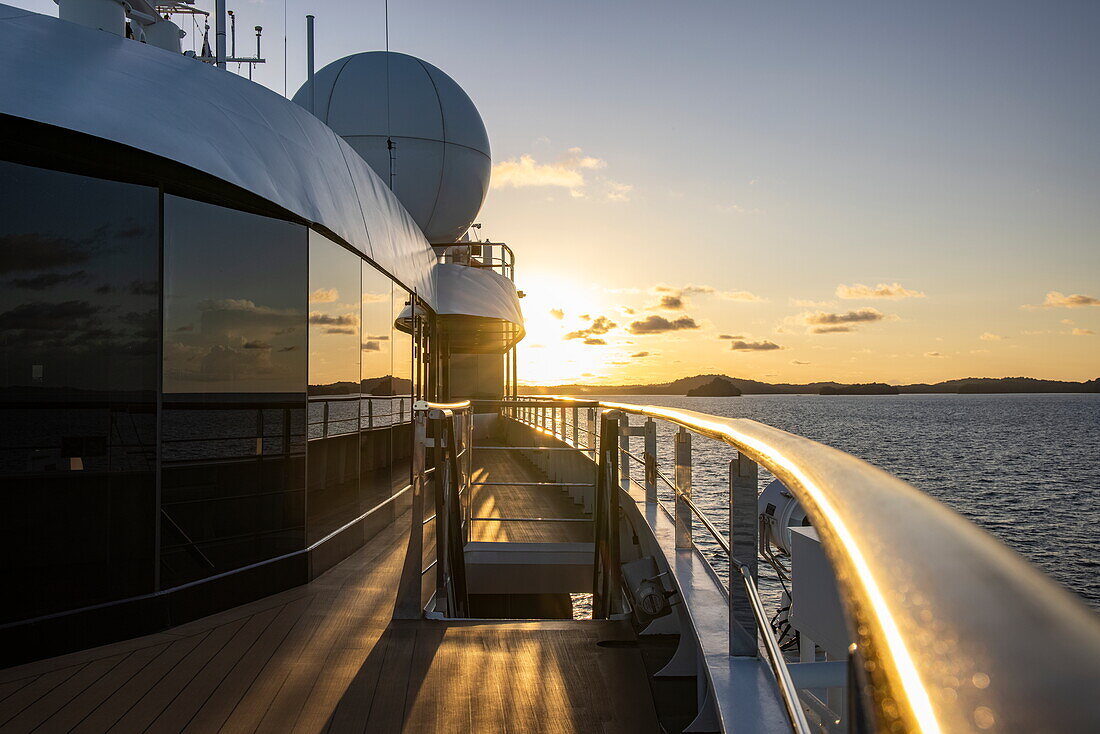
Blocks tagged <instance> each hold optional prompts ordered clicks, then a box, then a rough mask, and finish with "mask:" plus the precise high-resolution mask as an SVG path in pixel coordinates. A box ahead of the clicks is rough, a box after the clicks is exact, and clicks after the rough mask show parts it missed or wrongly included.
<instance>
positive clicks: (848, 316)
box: [796, 308, 887, 333]
mask: <svg viewBox="0 0 1100 734" xmlns="http://www.w3.org/2000/svg"><path fill="white" fill-rule="evenodd" d="M886 318H887V315H886V314H883V313H882V311H880V310H878V309H877V308H859V309H856V310H850V311H845V313H843V314H834V313H828V311H806V313H804V314H801V315H800V316H798V317H796V320H798V321H801V322H802V324H805V325H806V326H810V327H813V328H811V330H810V332H811V333H844V332H846V331H851V326H850V325H853V324H871V322H875V321H881V320H883V319H886Z"/></svg>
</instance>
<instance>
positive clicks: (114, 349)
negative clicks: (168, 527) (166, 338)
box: [0, 162, 160, 622]
mask: <svg viewBox="0 0 1100 734" xmlns="http://www.w3.org/2000/svg"><path fill="white" fill-rule="evenodd" d="M157 199H158V194H157V191H156V190H155V189H150V188H146V187H141V186H134V185H130V184H121V183H115V182H111V181H101V180H98V179H92V178H87V177H84V176H75V175H71V174H66V173H58V172H54V171H45V170H40V169H35V168H29V167H25V166H20V165H15V164H11V163H3V162H0V557H2V558H3V568H4V585H5V588H6V589H7V590H8V592H9V593H7V594H5V601H4V604H3V605H2V607H0V609H2V612H0V622H2V621H10V620H15V619H25V618H28V617H34V616H38V615H41V614H46V613H50V612H55V611H60V610H63V609H70V608H73V607H79V606H83V605H86V604H94V603H97V602H102V601H107V600H110V599H118V598H124V597H128V596H133V595H135V594H140V593H146V592H149V591H152V590H153V584H154V579H155V557H156V547H155V544H156V539H155V527H156V519H155V518H156V484H155V469H156V395H155V391H156V386H157V374H158V371H159V360H158V357H157V352H158V341H159V333H160V316H159V310H158V309H159V306H158V303H159V297H158V287H159V283H158V278H159V274H158V273H159V247H158V242H159V226H158V222H157V216H158V215H157V209H158V206H157Z"/></svg>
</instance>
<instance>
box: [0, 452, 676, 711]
mask: <svg viewBox="0 0 1100 734" xmlns="http://www.w3.org/2000/svg"><path fill="white" fill-rule="evenodd" d="M502 454H503V452H502ZM475 455H476V454H475ZM481 457H484V458H485V464H483V465H482V466H481V467H480V473H481V474H482V475H483V476H492V477H495V478H494V479H493V480H492V481H503V480H501V479H498V478H499V477H504V478H510V479H511V480H512V481H541V480H540V479H539V478H538V477H539V472H537V470H535V469H534V468H533V467H531V466H529V465H526V464H525V463H524V462H522V461H520V460H516V459H506V458H505V457H504V456H503V455H502V456H500V457H499V458H498V457H495V456H492V455H491V453H490V452H485V453H484V454H482V455H481ZM481 457H479V459H478V460H479V463H480V459H481ZM489 489H490V488H488V487H486V488H485V490H486V491H485V492H484V493H483V494H482V496H481V498H480V499H478V498H477V497H475V498H474V499H475V501H478V502H481V503H482V504H481V505H480V506H479V510H478V511H479V512H484V513H487V514H486V515H485V516H494V513H498V514H497V515H495V516H514V515H515V514H516V513H519V512H524V513H526V512H538V513H540V514H539V515H538V516H569V515H563V514H562V513H566V512H571V513H574V514H576V513H578V512H579V509H578V508H577V506H576V505H574V504H573V503H572V502H571V501H570V500H569V499H568V498H567V497H565V496H564V495H561V493H560V492H557V491H556V490H555V491H552V492H546V491H545V490H544V488H522V487H513V488H508V487H503V488H496V487H494V488H492V491H488V490H489ZM498 490H499V491H498ZM521 490H522V491H521ZM536 493H538V494H536ZM555 494H557V495H560V496H555ZM409 521H410V518H409V515H407V514H406V515H405V516H403V517H401V518H398V520H397V521H396V522H395V523H394V524H393V525H392V526H390V527H389V528H387V529H386V530H384V531H383V532H381V533H379V534H378V535H377V536H375V537H374V538H373V539H372V540H371V541H370V542H369V543H368V544H367V545H365V546H364V547H363V548H361V549H360V550H358V551H357V552H356V553H354V554H353V555H351V556H350V557H348V558H347V559H346V560H345V561H343V562H342V563H340V564H338V565H336V566H335V567H333V568H332V569H331V570H329V571H328V572H326V573H324V574H323V575H321V576H319V577H318V578H317V579H315V580H314V581H313V582H311V583H309V584H306V585H303V586H300V587H296V588H294V589H291V590H289V591H286V592H283V593H280V594H276V595H274V596H270V597H267V598H265V599H262V600H260V601H257V602H254V603H252V604H248V605H245V606H241V607H237V608H234V609H232V610H229V611H226V612H223V613H220V614H216V615H213V616H210V617H206V618H203V619H200V620H197V621H195V622H191V623H189V624H186V625H182V626H179V627H175V628H172V629H170V630H167V631H165V632H162V633H159V634H155V635H149V636H146V637H140V638H135V639H132V640H127V641H125V642H121V643H116V644H112V645H107V646H104V647H99V648H95V649H91V650H85V651H82V652H78V653H73V654H70V655H64V656H61V657H56V658H50V659H47V660H42V661H38V662H35V663H30V664H27V665H23V666H19V667H16V668H9V669H7V670H4V671H0V728H2V729H3V731H4V732H19V731H33V730H36V729H37V730H39V731H48V732H52V731H80V732H102V731H120V732H135V731H157V732H168V731H194V732H208V731H280V732H282V731H301V732H312V731H334V732H344V731H357V732H395V731H409V732H419V731H438V732H467V731H471V732H472V731H477V732H481V731H485V732H503V731H515V732H645V731H657V730H658V725H657V717H656V714H655V712H654V709H653V704H652V697H651V692H650V687H649V684H648V682H647V676H646V672H645V667H644V666H643V664H642V660H641V655H640V653H639V651H638V649H637V648H636V647H633V646H631V645H629V644H628V645H625V646H624V645H618V646H601V645H599V644H598V643H599V642H601V641H609V640H616V641H624V640H633V632H632V630H631V628H630V627H629V625H627V624H626V623H620V622H610V621H572V620H555V621H499V622H496V621H492V622H476V621H470V622H438V621H428V620H422V621H400V622H397V621H391V619H390V616H391V613H392V610H393V604H394V596H395V591H396V587H397V579H398V576H399V574H400V569H401V564H402V561H403V556H404V549H405V541H406V534H407V528H408V523H409ZM482 524H483V525H486V526H487V527H488V529H480V530H478V532H479V533H486V532H487V533H489V536H490V537H488V538H483V539H490V540H512V539H515V540H520V537H519V536H520V535H523V538H524V539H528V540H529V539H532V538H531V536H530V535H525V534H528V533H530V532H532V531H535V532H543V533H545V532H547V531H546V530H545V529H542V530H540V529H538V528H535V527H527V526H528V525H537V523H525V524H524V528H523V529H519V528H508V529H507V530H505V529H503V528H502V527H501V526H504V525H506V523H499V524H498V523H482ZM515 525H517V526H518V525H519V523H515ZM578 525H580V524H578ZM494 526H495V528H496V529H493V528H494ZM561 527H566V526H565V524H563V525H562V526H561ZM581 527H583V528H584V532H586V533H588V532H590V531H589V530H588V526H587V525H583V526H581ZM554 532H555V533H557V532H561V528H560V527H559V528H555V529H554ZM566 532H574V529H569V530H567V531H566ZM500 533H505V534H506V537H502V536H501V535H500ZM513 533H516V534H517V535H515V536H513V535H512V534H513ZM537 539H540V540H547V539H550V538H546V537H540V538H537ZM554 539H555V540H557V539H558V538H556V537H555V538H554Z"/></svg>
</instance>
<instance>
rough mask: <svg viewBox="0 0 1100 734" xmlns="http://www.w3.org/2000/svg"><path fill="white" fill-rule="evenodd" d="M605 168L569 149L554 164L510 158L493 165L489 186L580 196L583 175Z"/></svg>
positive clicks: (528, 157) (602, 163)
mask: <svg viewBox="0 0 1100 734" xmlns="http://www.w3.org/2000/svg"><path fill="white" fill-rule="evenodd" d="M606 166H607V162H606V161H604V160H602V159H600V158H595V157H593V156H588V155H584V151H582V150H581V149H580V148H570V149H569V150H567V151H566V152H565V154H564V155H562V156H561V157H559V158H558V160H557V161H555V162H553V163H539V162H538V161H537V160H535V158H534V156H532V155H530V154H528V153H524V154H523V155H521V156H520V157H519V158H510V159H508V160H505V161H501V162H500V163H497V164H496V165H494V166H493V172H492V178H491V179H490V180H491V184H490V185H491V187H492V188H494V189H502V188H508V187H512V188H526V187H531V186H557V187H561V188H566V189H569V190H570V192H574V195H577V196H583V195H584V192H583V189H584V186H585V179H584V171H591V170H595V169H599V168H605V167H606ZM629 190H630V189H629V187H628V189H627V191H629ZM609 196H610V195H609Z"/></svg>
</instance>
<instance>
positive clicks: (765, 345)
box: [730, 339, 783, 352]
mask: <svg viewBox="0 0 1100 734" xmlns="http://www.w3.org/2000/svg"><path fill="white" fill-rule="evenodd" d="M782 348H783V347H781V346H779V345H778V344H776V343H775V342H771V341H768V340H767V339H765V340H763V341H758V342H747V341H742V340H741V339H738V340H737V341H735V342H733V343H732V344H730V349H731V350H732V351H734V352H770V351H772V350H775V349H782Z"/></svg>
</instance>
